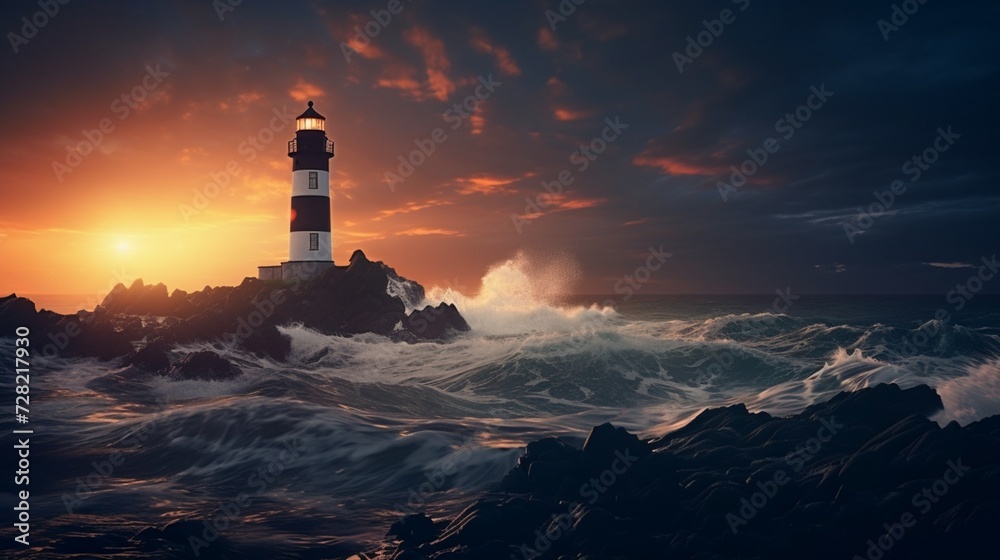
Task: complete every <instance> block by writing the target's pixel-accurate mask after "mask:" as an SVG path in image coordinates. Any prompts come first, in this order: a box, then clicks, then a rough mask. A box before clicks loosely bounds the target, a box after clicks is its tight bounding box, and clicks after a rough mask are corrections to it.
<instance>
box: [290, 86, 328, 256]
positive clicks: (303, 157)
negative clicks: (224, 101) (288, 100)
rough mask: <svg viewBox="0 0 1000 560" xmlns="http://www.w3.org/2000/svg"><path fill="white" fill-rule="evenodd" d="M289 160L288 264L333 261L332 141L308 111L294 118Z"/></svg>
mask: <svg viewBox="0 0 1000 560" xmlns="http://www.w3.org/2000/svg"><path fill="white" fill-rule="evenodd" d="M288 157H290V158H292V214H291V218H292V220H291V230H290V231H291V234H290V235H289V237H290V239H289V243H288V260H289V261H291V262H302V261H312V262H315V261H323V262H330V263H332V262H333V240H332V238H331V235H330V158H332V157H333V142H332V141H331V140H330V139H329V138H327V137H326V118H325V117H323V115H321V114H319V113H318V112H316V110H315V109H313V102H312V101H310V102H309V108H308V109H306V111H305V112H304V113H302V114H301V115H299V116H298V118H297V119H295V140H292V141H291V142H289V143H288Z"/></svg>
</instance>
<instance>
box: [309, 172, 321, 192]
mask: <svg viewBox="0 0 1000 560" xmlns="http://www.w3.org/2000/svg"><path fill="white" fill-rule="evenodd" d="M309 188H310V189H318V188H319V172H317V171H310V172H309Z"/></svg>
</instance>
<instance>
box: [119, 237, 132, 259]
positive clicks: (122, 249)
mask: <svg viewBox="0 0 1000 560" xmlns="http://www.w3.org/2000/svg"><path fill="white" fill-rule="evenodd" d="M115 248H116V249H118V253H119V254H122V255H124V254H127V253H130V252H132V242H131V241H129V240H128V239H119V240H118V242H117V243H116V244H115Z"/></svg>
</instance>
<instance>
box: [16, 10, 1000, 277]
mask: <svg viewBox="0 0 1000 560" xmlns="http://www.w3.org/2000/svg"><path fill="white" fill-rule="evenodd" d="M223 1H224V0H223ZM233 3H236V2H233ZM95 4H96V5H95ZM564 4H565V5H572V2H570V1H569V0H566V1H565V2H564ZM220 5H222V4H221V3H220V2H216V3H214V4H213V2H212V1H210V0H203V1H186V2H124V1H112V2H100V3H93V2H81V1H77V2H69V3H68V4H66V5H60V6H59V12H58V13H57V14H56V15H54V16H51V17H46V18H45V19H48V20H49V21H47V22H45V25H43V26H41V27H40V28H38V29H37V31H36V33H34V34H31V33H30V31H31V29H28V31H29V33H24V29H23V28H24V20H22V17H27V18H28V20H29V21H30V20H31V19H32V17H33V14H35V12H38V11H39V10H40V8H39V5H38V3H37V2H31V1H15V2H5V3H4V4H3V6H2V8H0V13H2V15H3V17H2V21H3V26H4V27H3V29H4V32H5V33H6V34H7V39H8V40H7V44H6V45H5V46H4V47H3V48H2V49H0V50H2V51H3V52H2V54H0V69H2V76H3V89H2V99H0V112H2V115H0V116H2V123H3V128H2V135H0V189H2V195H0V262H2V267H3V274H2V275H0V293H2V294H7V293H10V292H19V293H64V294H65V293H95V292H97V293H100V292H104V291H107V290H108V289H109V288H110V287H111V286H113V285H114V284H115V283H116V282H118V281H130V280H131V279H134V278H137V277H141V278H143V279H144V280H145V281H146V282H147V283H149V282H163V283H165V284H167V285H168V286H169V287H170V288H171V289H173V288H181V289H186V290H193V289H199V288H201V287H203V286H205V285H206V284H211V285H232V284H237V283H239V282H240V281H241V280H242V279H243V278H244V277H245V276H255V275H256V270H257V269H256V267H257V266H258V265H262V264H277V263H278V262H280V261H281V260H285V259H287V251H288V246H287V239H288V238H287V236H288V207H289V200H288V198H289V195H290V189H291V182H290V181H291V160H290V159H289V158H288V157H287V153H286V152H287V150H286V143H287V141H288V140H290V139H292V138H293V136H294V123H293V122H286V121H284V120H282V119H279V118H277V115H281V114H285V115H287V114H291V115H297V114H299V113H301V112H302V111H303V110H304V109H305V106H306V102H307V101H309V100H313V101H315V104H316V109H317V110H318V111H319V112H320V113H322V114H324V115H325V116H326V118H327V131H328V134H329V135H330V137H331V139H332V140H334V142H335V143H336V157H335V158H334V159H333V160H332V170H331V187H332V191H333V195H332V196H333V230H334V234H333V235H334V259H335V261H337V262H338V263H341V264H346V262H347V259H348V257H349V256H350V254H351V253H352V252H353V251H354V250H355V249H362V250H364V251H365V253H366V254H367V255H368V256H369V258H371V259H373V260H382V261H385V262H386V263H388V264H390V265H391V266H393V267H395V268H396V270H397V271H399V273H400V274H403V275H404V276H407V277H410V278H412V279H414V280H417V281H419V282H421V283H423V284H424V285H426V286H433V285H447V284H451V285H458V286H462V287H464V288H465V290H467V291H475V289H476V288H477V287H478V285H479V279H480V278H481V277H482V275H483V274H484V273H485V271H486V270H487V269H488V267H489V266H490V265H491V264H493V263H497V262H500V261H503V260H505V259H508V258H510V257H512V256H513V255H515V254H516V253H518V252H519V251H521V252H524V253H525V254H527V255H529V256H530V257H532V258H533V259H535V260H536V261H542V262H544V261H546V260H550V259H559V260H560V261H570V262H575V263H576V264H577V265H578V270H579V271H580V272H581V274H580V275H579V277H578V278H577V279H576V283H575V284H573V287H574V290H575V291H576V292H578V293H612V292H613V290H614V285H615V282H616V281H617V280H619V279H621V278H622V277H623V276H624V275H629V274H633V273H634V272H635V271H636V269H637V268H639V267H641V266H643V264H644V263H645V262H646V257H647V255H648V254H649V248H650V247H654V248H657V249H658V248H660V247H661V246H662V247H663V250H664V251H666V252H669V253H672V255H673V256H672V257H671V258H670V259H669V260H668V261H667V263H666V265H665V266H664V267H662V268H660V269H659V270H657V271H655V272H652V273H651V275H650V279H649V281H648V282H647V283H645V284H643V286H642V291H641V292H640V293H773V292H774V290H775V289H779V288H780V289H784V288H786V287H790V288H791V289H792V291H794V292H797V293H842V292H846V293H855V292H866V293H942V294H943V293H945V292H946V291H947V290H949V289H951V288H952V287H954V285H955V283H956V282H960V281H964V280H965V279H967V278H969V277H970V275H972V274H975V272H976V267H978V266H980V264H981V262H980V261H981V259H982V258H983V257H987V258H988V257H990V256H992V255H993V254H994V253H996V252H997V249H998V247H997V240H998V239H1000V235H997V232H998V228H997V225H996V224H997V213H998V210H1000V193H998V191H997V186H998V178H1000V172H998V169H997V163H998V159H997V156H998V149H997V148H998V142H997V140H996V126H997V125H998V124H1000V119H997V115H998V113H997V109H996V99H997V91H998V86H1000V79H998V74H997V67H998V60H1000V59H998V58H997V52H996V50H995V46H994V43H993V42H992V40H991V39H990V36H991V35H992V34H994V33H995V30H994V29H992V27H993V26H995V23H996V21H997V20H998V18H1000V5H997V4H996V3H994V2H970V1H959V2H936V1H930V2H927V3H926V4H924V5H922V6H920V7H919V9H918V10H917V11H916V12H915V13H913V14H911V15H909V16H907V17H908V20H907V21H906V22H904V23H903V24H902V25H899V26H898V29H896V30H889V31H886V30H885V29H880V26H879V24H878V21H879V20H880V19H884V20H887V21H889V20H890V18H891V16H892V12H893V8H892V3H891V2H888V1H872V0H864V1H861V0H858V1H851V2H823V3H814V2H808V3H806V2H803V3H780V5H776V3H768V2H763V1H758V0H753V1H749V0H735V1H730V0H714V1H711V2H694V1H691V2H664V1H654V0H650V1H645V2H627V1H599V0H588V1H586V2H584V3H582V4H581V5H579V6H575V11H574V12H572V13H569V14H568V15H565V16H564V17H560V18H553V16H552V14H549V15H548V16H547V15H546V11H547V10H554V11H555V12H554V13H558V10H559V2H557V1H556V0H548V1H544V0H538V1H512V2H504V3H495V2H489V3H482V2H467V1H466V2H461V1H457V0H456V1H441V2H429V1H424V0H413V1H408V0H402V2H401V3H400V6H401V8H402V11H401V12H400V13H398V14H395V15H392V17H391V20H390V21H389V22H388V23H387V24H386V25H384V26H383V25H381V24H379V25H377V26H376V25H375V24H372V25H370V26H369V28H370V29H376V28H377V31H378V34H377V36H375V37H374V38H371V39H370V41H369V42H368V44H367V45H365V44H364V42H363V41H361V40H359V39H358V37H357V32H356V31H355V28H356V27H359V28H363V27H364V26H365V25H366V24H368V23H369V22H370V21H371V20H372V19H373V16H372V15H371V13H370V11H371V10H376V11H378V10H384V9H385V8H386V7H387V5H389V2H388V1H387V0H369V1H363V2H362V1H358V2H353V1H352V2H332V1H331V2H320V1H313V2H310V1H286V2H280V3H278V2H262V1H259V0H243V2H242V3H239V4H238V5H237V6H235V7H234V8H233V9H231V10H225V11H222V10H220V8H219V6H220ZM564 9H565V7H564ZM723 10H730V11H731V12H730V14H731V16H732V17H731V18H729V19H730V20H731V22H730V23H727V24H723V27H722V31H721V33H719V34H718V37H714V36H713V37H712V38H711V44H709V45H708V46H707V47H704V48H701V49H700V50H701V51H702V52H701V53H700V54H697V55H696V56H693V57H690V58H689V62H684V63H683V66H682V70H683V71H679V70H678V62H677V60H678V57H677V56H674V55H673V54H674V53H675V52H679V53H681V54H684V51H685V49H687V48H688V46H689V43H688V37H689V36H690V37H696V36H697V35H698V34H699V33H702V32H706V33H710V32H709V31H706V24H705V23H703V21H704V20H715V19H719V18H720V14H721V13H723ZM220 13H221V16H222V17H220ZM36 19H38V20H41V18H40V16H39V18H36ZM897 19H898V18H897ZM708 26H709V27H712V26H713V24H712V22H711V21H709V23H708ZM553 27H555V29H553ZM10 33H15V34H18V35H23V36H24V37H25V40H24V41H20V40H18V39H16V38H12V36H11V35H10ZM29 34H30V35H32V36H31V38H27V36H28V35H29ZM885 34H887V35H885ZM886 36H887V37H888V40H886V38H885V37H886ZM703 37H705V36H704V35H703ZM342 43H346V44H348V45H350V46H351V47H352V48H354V49H355V51H356V52H355V54H353V55H352V56H351V57H350V61H348V60H347V59H346V58H347V57H346V56H345V48H344V47H343V46H342ZM15 49H16V50H17V52H15ZM694 52H697V51H694ZM684 56H688V55H686V54H685V55H684ZM151 70H152V72H151ZM490 76H492V79H493V81H494V83H496V82H499V84H498V85H493V86H492V89H493V91H492V92H491V93H489V96H488V98H486V99H485V100H484V101H482V102H480V103H479V104H478V107H477V108H476V109H475V111H474V112H472V113H471V114H469V115H468V118H456V117H454V116H453V117H450V119H449V113H447V112H448V111H449V110H451V109H452V108H453V106H454V105H455V104H456V103H462V102H463V100H465V98H466V97H467V96H469V95H474V94H475V92H476V91H477V87H479V86H480V84H481V81H480V78H482V79H483V80H488V78H489V77H490ZM144 82H145V84H144ZM813 88H816V89H815V90H814V89H813ZM821 88H825V90H826V91H828V92H832V95H831V96H829V97H828V98H826V100H825V101H820V100H819V99H818V98H816V97H815V96H814V91H819V90H820V89H821ZM479 91H480V92H487V91H488V90H487V89H486V88H485V87H479ZM130 92H137V93H139V94H140V95H139V96H137V100H136V101H132V100H128V101H127V102H126V101H123V100H122V96H123V95H127V96H128V95H131V93H130ZM811 96H812V97H811ZM139 97H141V100H138V98H139ZM807 102H810V103H813V108H812V109H810V110H809V111H810V112H811V114H810V116H809V118H808V119H807V120H806V121H804V122H800V123H798V124H799V125H800V127H795V128H794V129H788V128H787V122H786V129H787V130H792V131H793V132H792V134H791V135H790V136H789V137H787V138H786V137H784V136H783V134H785V132H784V131H783V130H782V128H781V127H780V124H779V121H780V120H781V119H783V118H784V117H785V115H786V114H787V113H794V112H795V111H796V109H797V108H798V107H800V106H802V105H804V104H806V103H807ZM130 104H131V105H134V107H133V106H130ZM817 105H818V108H817ZM454 114H455V113H451V115H454ZM616 118H617V119H618V121H619V122H620V123H622V124H623V125H627V128H624V127H621V128H620V129H619V130H618V131H616V132H609V131H605V127H607V126H608V125H607V122H608V120H610V121H615V119H616ZM102 124H103V125H104V126H105V127H106V129H107V132H103V133H101V134H103V138H101V139H100V141H99V142H96V149H94V150H93V153H86V155H84V152H89V151H90V150H89V149H87V148H88V144H87V143H86V142H87V136H88V135H89V136H90V137H91V138H96V137H97V136H95V134H96V133H93V132H86V133H85V131H93V130H95V129H100V127H101V126H102ZM456 125H457V128H452V127H453V126H456ZM271 127H274V128H275V129H277V130H276V131H275V132H273V134H272V133H271V132H272V129H271ZM948 127H951V131H952V132H953V133H954V134H956V135H958V137H957V139H955V138H954V137H951V138H952V139H951V140H949V141H946V142H942V141H939V142H938V146H939V147H941V146H947V150H946V151H944V150H942V151H940V152H938V153H936V154H933V155H934V156H935V160H936V161H934V163H932V164H929V165H927V166H926V167H927V169H925V170H922V171H921V173H920V177H919V179H917V180H915V181H911V179H912V178H913V174H912V173H909V172H908V171H907V170H906V168H904V167H903V166H904V164H905V163H906V162H907V161H908V160H911V159H912V158H913V156H915V155H920V154H922V153H924V151H925V149H928V148H931V147H933V146H934V145H935V140H936V138H938V136H939V132H938V131H939V129H942V130H944V131H947V130H948ZM436 128H441V129H443V131H444V133H445V134H446V136H447V139H446V140H445V141H444V142H442V143H440V144H439V145H436V148H435V151H434V153H433V154H432V155H430V156H428V157H426V161H424V162H423V163H422V164H421V165H419V166H417V167H416V168H415V170H414V172H413V174H412V176H410V177H409V178H408V179H406V180H405V181H404V182H401V183H398V184H396V185H394V186H393V188H390V185H389V184H388V183H387V181H386V173H387V172H396V171H397V168H398V167H399V157H400V156H401V155H403V156H405V155H407V154H409V153H410V152H411V151H412V150H414V149H416V146H415V144H414V141H415V140H418V139H419V140H424V139H427V138H430V137H431V136H432V133H433V131H434V130H435V129H436ZM262 131H265V132H262ZM602 133H604V134H605V138H610V137H611V136H615V135H617V137H616V138H615V139H614V140H613V141H612V142H610V143H609V144H608V147H607V149H606V151H604V152H603V153H601V154H600V155H596V156H595V159H593V160H586V161H587V164H586V168H585V169H582V168H583V167H584V166H583V164H582V163H581V161H583V160H581V159H580V158H581V156H579V155H577V156H576V157H575V158H574V152H576V151H577V150H579V149H580V147H581V146H583V145H589V144H591V141H592V140H594V139H595V138H600V137H601V135H602ZM772 137H773V138H776V139H777V140H778V145H779V149H777V151H775V152H774V153H771V154H769V155H768V161H767V162H766V163H765V164H763V165H762V166H760V169H759V170H757V171H756V172H755V173H753V174H752V176H751V177H750V178H749V179H748V180H747V183H746V184H745V185H743V186H742V187H740V188H738V189H737V190H736V191H735V192H733V191H728V190H727V189H722V190H721V193H720V188H719V182H720V181H726V182H729V181H730V175H731V173H732V171H731V169H730V166H732V165H736V166H740V165H741V164H742V163H743V161H744V160H746V159H747V158H748V155H747V150H748V149H750V150H756V149H759V148H761V147H762V146H764V145H765V141H766V140H767V139H768V138H772ZM248 138H255V139H254V140H253V142H252V143H251V142H250V141H248ZM81 142H83V144H81ZM602 142H603V141H602ZM599 144H600V142H599V143H598V145H599ZM81 146H82V148H80V147H81ZM78 148H80V149H81V150H82V151H81V152H79V154H78V155H80V156H82V157H77V154H73V153H72V152H73V151H74V150H77V149H78ZM258 148H259V149H258ZM571 158H574V159H571ZM230 162H235V165H237V166H238V169H239V174H238V175H235V176H229V180H228V184H226V185H224V186H222V187H221V188H219V189H218V192H217V193H215V196H213V197H208V196H205V198H204V199H201V198H199V197H200V196H202V195H206V194H210V193H214V192H215V190H214V189H213V188H211V187H210V188H209V189H208V190H206V185H208V184H210V183H211V182H212V181H213V180H216V179H218V178H221V177H224V176H226V168H227V166H229V165H234V164H231V163H230ZM54 163H57V164H59V165H55V166H54ZM60 166H65V167H60ZM912 169H913V168H912V167H911V168H910V171H911V172H912ZM564 170H566V171H568V173H566V174H564V176H567V177H571V178H572V183H571V184H568V185H567V186H565V187H564V188H563V192H561V193H559V194H557V195H555V196H548V195H546V194H545V193H546V191H545V190H544V189H543V187H542V182H543V181H545V182H551V181H555V180H557V179H558V178H559V176H560V173H561V172H563V171H564ZM897 179H898V180H901V181H903V183H904V184H905V186H906V191H905V192H903V193H902V194H899V195H896V196H895V199H894V200H893V202H892V203H891V204H890V208H889V209H888V211H887V212H885V214H884V215H879V216H877V217H874V218H873V220H872V221H871V222H870V223H868V226H867V227H865V228H862V229H863V233H857V234H856V235H854V236H853V237H852V238H851V239H849V235H848V232H847V231H845V227H844V223H845V222H848V223H853V224H857V223H858V222H857V216H858V207H864V208H868V207H869V206H870V205H871V204H872V203H874V202H876V201H877V200H878V199H877V198H876V196H875V195H874V194H873V192H874V191H888V190H889V189H890V185H891V184H892V183H893V181H895V180H897ZM722 194H726V196H725V200H724V197H723V196H722ZM540 195H542V196H541V198H540V199H539V200H540V201H542V202H543V203H544V204H543V205H542V206H540V207H538V208H526V206H527V203H526V198H530V199H532V200H534V199H536V198H538V197H539V196H540ZM191 210H194V211H193V212H192V211H191ZM512 215H520V216H521V218H522V219H519V220H514V219H512ZM522 220H523V221H522ZM515 222H518V223H520V224H521V227H520V230H521V231H520V232H519V231H518V229H517V228H516V227H515ZM986 290H988V291H991V292H996V291H1000V282H998V283H994V284H988V285H987V287H986Z"/></svg>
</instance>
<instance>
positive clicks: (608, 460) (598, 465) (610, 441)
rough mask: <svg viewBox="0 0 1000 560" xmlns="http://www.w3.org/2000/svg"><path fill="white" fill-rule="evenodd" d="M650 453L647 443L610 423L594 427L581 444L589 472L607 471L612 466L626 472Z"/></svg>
mask: <svg viewBox="0 0 1000 560" xmlns="http://www.w3.org/2000/svg"><path fill="white" fill-rule="evenodd" d="M650 453H652V449H651V448H650V446H649V443H648V442H645V441H641V440H640V439H639V438H638V437H636V436H635V435H633V434H630V433H628V431H627V430H625V428H616V427H615V426H613V425H611V424H610V423H604V424H601V425H600V426H595V427H594V428H593V429H592V430H591V431H590V435H588V436H587V440H586V441H585V442H584V444H583V459H584V461H585V462H586V463H587V465H588V466H589V467H590V470H591V471H601V470H604V469H609V468H612V464H616V466H619V468H621V469H626V470H627V469H628V468H631V466H632V465H633V463H635V462H637V460H638V459H642V458H644V457H646V456H648V455H649V454H650Z"/></svg>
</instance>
